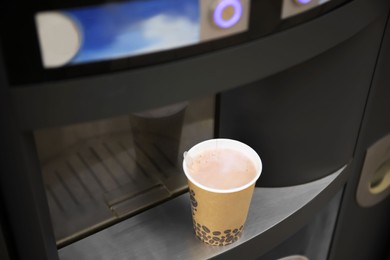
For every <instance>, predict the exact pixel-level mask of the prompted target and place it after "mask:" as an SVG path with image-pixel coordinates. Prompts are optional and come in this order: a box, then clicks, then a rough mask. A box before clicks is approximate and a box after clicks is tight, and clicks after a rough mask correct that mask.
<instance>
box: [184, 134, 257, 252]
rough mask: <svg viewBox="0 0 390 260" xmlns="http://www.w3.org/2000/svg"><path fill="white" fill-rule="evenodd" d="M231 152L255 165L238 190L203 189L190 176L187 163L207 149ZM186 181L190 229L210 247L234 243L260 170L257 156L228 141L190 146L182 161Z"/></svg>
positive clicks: (216, 140) (247, 148)
mask: <svg viewBox="0 0 390 260" xmlns="http://www.w3.org/2000/svg"><path fill="white" fill-rule="evenodd" d="M214 148H216V149H226V148H227V149H233V150H236V151H238V152H240V153H241V154H242V155H244V156H245V157H247V158H248V159H249V160H250V161H252V163H253V164H254V166H255V171H256V173H255V175H254V177H253V179H251V180H250V181H248V182H247V183H245V184H243V185H241V186H240V187H235V188H231V189H217V188H210V187H208V186H205V185H204V184H202V183H199V182H198V181H196V180H195V179H194V178H193V176H191V172H190V167H189V165H188V164H189V163H190V162H189V160H191V158H196V156H197V155H199V154H201V153H202V152H204V151H207V150H210V149H214ZM183 170H184V173H185V174H186V176H187V179H188V187H189V194H190V201H191V209H192V218H193V227H194V231H195V234H196V236H197V237H198V238H199V239H200V240H201V241H203V242H205V243H207V244H210V245H219V246H223V245H228V244H231V243H233V242H235V241H237V240H238V239H239V237H240V235H241V233H242V231H243V229H244V225H245V221H246V218H247V215H248V211H249V205H250V201H251V198H252V195H253V190H254V187H255V183H256V181H257V179H258V178H259V177H260V174H261V171H262V163H261V160H260V157H259V155H258V154H257V153H256V152H255V151H254V150H253V149H252V148H251V147H249V146H248V145H246V144H244V143H241V142H239V141H236V140H231V139H210V140H206V141H204V142H201V143H198V144H197V145H195V146H193V147H192V148H191V149H190V150H189V151H188V152H187V153H186V154H185V158H184V160H183Z"/></svg>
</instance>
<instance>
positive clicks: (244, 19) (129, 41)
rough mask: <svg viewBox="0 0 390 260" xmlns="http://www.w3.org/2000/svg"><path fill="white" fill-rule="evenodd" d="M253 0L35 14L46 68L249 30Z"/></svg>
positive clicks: (137, 2)
mask: <svg viewBox="0 0 390 260" xmlns="http://www.w3.org/2000/svg"><path fill="white" fill-rule="evenodd" d="M248 17H249V0H131V1H127V2H120V3H109V4H103V5H98V6H90V7H80V8H71V9H64V10H57V11H42V12H38V13H37V14H36V15H35V21H36V28H37V33H38V39H39V45H40V49H41V58H42V63H43V66H44V68H58V67H64V66H69V65H75V64H83V63H88V62H97V61H107V60H112V59H119V58H127V57H132V56H137V55H142V54H147V53H153V52H159V51H164V50H170V49H175V48H180V47H184V46H189V45H195V44H198V43H200V42H205V41H209V40H212V39H217V38H221V37H226V36H230V35H234V34H237V33H240V32H244V31H246V30H247V29H248V20H249V19H248Z"/></svg>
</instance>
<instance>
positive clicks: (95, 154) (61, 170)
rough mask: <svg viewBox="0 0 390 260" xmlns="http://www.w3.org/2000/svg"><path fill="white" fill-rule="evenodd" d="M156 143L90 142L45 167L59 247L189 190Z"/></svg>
mask: <svg viewBox="0 0 390 260" xmlns="http://www.w3.org/2000/svg"><path fill="white" fill-rule="evenodd" d="M167 154H169V151H165V150H164V147H159V146H158V144H156V143H145V142H143V144H142V145H141V144H135V145H134V143H133V138H132V135H131V133H123V134H116V135H108V136H104V137H99V138H95V139H90V140H88V141H86V142H85V143H82V144H80V145H77V146H75V147H73V148H72V149H70V150H68V151H66V153H62V154H61V155H60V156H58V157H56V158H54V159H51V160H50V161H49V162H47V163H44V164H43V166H42V171H43V176H44V183H45V189H46V192H47V198H48V203H49V208H50V213H51V216H52V222H53V226H54V232H55V236H56V241H57V245H58V246H60V247H61V246H63V245H65V244H68V243H70V242H72V241H75V240H77V239H79V238H82V237H84V236H86V235H87V234H90V233H92V232H96V231H97V230H99V229H101V228H104V227H106V226H107V225H110V224H112V223H115V222H116V221H118V220H120V219H123V218H127V217H129V216H131V215H134V214H136V213H138V212H140V211H142V210H145V209H147V208H149V207H151V206H153V205H155V204H157V203H159V202H162V201H164V200H166V199H168V198H170V197H172V196H173V195H178V194H180V193H181V192H183V191H185V190H186V188H187V181H186V179H185V176H184V175H183V174H182V172H181V170H180V169H181V168H179V167H177V162H176V161H172V160H171V159H169V156H167Z"/></svg>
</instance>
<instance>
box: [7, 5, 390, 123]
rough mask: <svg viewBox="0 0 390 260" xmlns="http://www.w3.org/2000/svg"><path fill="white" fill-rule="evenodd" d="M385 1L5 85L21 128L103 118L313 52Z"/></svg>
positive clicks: (218, 87) (357, 27)
mask: <svg viewBox="0 0 390 260" xmlns="http://www.w3.org/2000/svg"><path fill="white" fill-rule="evenodd" d="M389 4H390V3H389V2H388V1H387V0H375V1H373V0H371V1H366V0H355V1H352V2H351V3H349V4H346V5H344V6H342V7H340V8H338V9H336V10H334V11H332V12H330V13H329V14H327V15H324V16H321V17H319V18H317V19H315V20H313V21H311V22H308V23H305V24H303V25H300V26H297V27H295V28H292V29H289V30H286V31H283V32H280V33H277V34H274V35H271V36H269V37H266V38H263V39H260V40H256V41H253V42H250V43H247V44H243V45H240V46H237V47H233V48H228V49H225V50H220V51H216V52H212V53H208V54H205V55H200V56H197V57H194V58H189V59H184V60H181V61H177V62H172V63H167V64H163V65H158V66H152V67H148V68H143V69H136V70H131V71H125V72H120V73H113V74H109V75H99V76H93V77H85V78H80V79H69V80H66V81H61V82H51V83H50V82H49V83H45V84H40V85H29V86H24V87H20V88H19V87H18V88H12V89H11V95H12V100H13V103H14V108H15V109H16V112H17V116H18V118H19V120H20V124H21V126H22V127H23V128H26V129H31V128H33V129H35V128H42V127H47V126H54V125H63V124H70V123H74V122H80V121H84V120H93V119H98V118H105V117H111V116H114V115H120V114H127V113H129V112H136V111H142V110H145V109H150V108H152V107H158V106H163V105H167V104H170V103H174V102H178V101H182V100H187V99H192V98H197V97H201V96H207V95H213V94H215V93H218V92H220V91H224V90H227V89H231V88H234V87H237V86H241V85H243V84H247V83H250V82H253V81H256V80H259V79H261V78H265V77H267V76H269V75H272V74H274V73H277V72H279V71H282V70H284V69H287V68H289V67H291V66H293V65H295V64H298V63H301V62H303V61H306V60H308V59H310V58H312V57H315V56H316V55H318V54H319V53H322V52H324V51H326V50H328V49H330V48H332V47H334V46H336V45H338V44H339V43H341V42H343V41H345V40H346V39H348V38H350V37H352V36H353V35H355V34H356V33H358V32H359V31H361V30H362V29H363V28H365V27H366V26H367V25H368V24H369V23H371V22H372V21H373V20H375V19H376V18H377V17H378V16H380V15H383V14H384V13H386V10H387V9H388V6H389Z"/></svg>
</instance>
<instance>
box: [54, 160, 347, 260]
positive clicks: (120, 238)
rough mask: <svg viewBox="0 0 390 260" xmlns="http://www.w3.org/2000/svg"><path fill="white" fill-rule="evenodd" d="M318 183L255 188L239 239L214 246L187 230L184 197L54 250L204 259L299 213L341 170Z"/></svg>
mask: <svg viewBox="0 0 390 260" xmlns="http://www.w3.org/2000/svg"><path fill="white" fill-rule="evenodd" d="M345 167H346V166H344V167H342V168H341V169H339V170H338V171H336V172H335V173H333V174H331V175H328V176H327V177H324V178H322V179H319V180H317V181H314V182H311V183H307V184H302V185H297V186H291V187H283V188H256V189H255V192H254V196H253V199H252V202H251V208H250V210H249V215H248V219H247V223H246V226H245V228H244V232H243V235H242V237H241V238H240V239H239V240H238V241H237V242H235V243H233V244H231V245H228V246H224V247H215V246H208V245H205V244H203V243H202V242H201V241H199V240H197V239H196V238H195V235H194V234H193V231H192V220H191V210H190V203H189V198H188V195H187V194H184V195H182V196H179V197H177V198H175V199H173V200H171V201H169V202H166V203H164V204H162V205H160V206H158V207H155V208H153V209H151V210H149V211H146V212H143V213H141V214H139V215H137V216H135V217H132V218H130V219H127V220H125V221H123V222H121V223H118V224H116V225H114V226H112V227H109V228H107V229H105V230H103V231H100V232H98V233H96V234H94V235H91V236H89V237H87V238H85V239H82V240H80V241H78V242H76V243H73V244H71V245H69V246H67V247H64V248H62V249H60V250H59V256H60V259H61V260H74V259H83V260H89V259H91V260H92V259H93V260H99V259H101V260H111V259H112V260H125V259H207V258H211V257H214V256H217V255H219V254H222V253H224V252H226V251H228V250H230V249H233V248H234V247H237V246H239V245H240V244H242V243H245V242H247V241H248V240H250V239H252V238H254V237H256V236H259V235H261V234H262V233H264V232H265V231H267V230H270V229H271V228H272V227H274V226H275V225H277V224H278V223H280V222H282V221H283V220H285V219H287V218H288V217H289V216H291V215H293V214H294V213H296V212H298V211H299V210H300V209H301V208H303V207H304V206H305V205H307V204H308V203H309V202H310V201H312V200H313V199H314V198H315V197H316V196H317V195H319V194H320V193H321V192H322V191H323V190H324V189H325V188H326V187H328V186H329V185H330V184H331V183H332V181H334V180H335V179H336V178H337V177H338V176H339V175H340V174H341V173H342V171H343V170H344V169H345Z"/></svg>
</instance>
